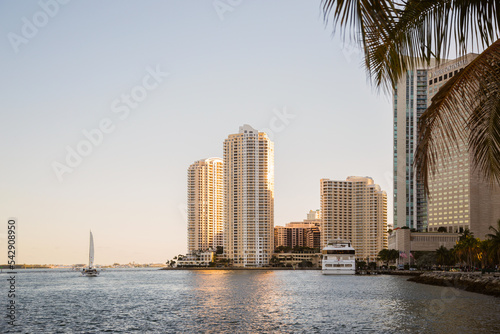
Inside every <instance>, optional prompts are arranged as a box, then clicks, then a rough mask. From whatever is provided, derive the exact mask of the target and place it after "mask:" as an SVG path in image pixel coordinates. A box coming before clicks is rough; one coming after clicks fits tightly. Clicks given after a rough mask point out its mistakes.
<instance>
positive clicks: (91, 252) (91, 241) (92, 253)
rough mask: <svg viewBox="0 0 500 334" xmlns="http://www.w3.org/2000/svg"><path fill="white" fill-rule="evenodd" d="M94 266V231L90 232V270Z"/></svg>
mask: <svg viewBox="0 0 500 334" xmlns="http://www.w3.org/2000/svg"><path fill="white" fill-rule="evenodd" d="M93 265H94V237H93V236H92V231H90V247H89V268H92V267H93Z"/></svg>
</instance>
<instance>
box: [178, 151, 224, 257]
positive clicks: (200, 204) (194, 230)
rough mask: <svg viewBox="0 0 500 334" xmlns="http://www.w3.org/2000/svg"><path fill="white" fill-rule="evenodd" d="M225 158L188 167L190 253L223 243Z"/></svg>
mask: <svg viewBox="0 0 500 334" xmlns="http://www.w3.org/2000/svg"><path fill="white" fill-rule="evenodd" d="M223 204H224V194H223V161H222V159H220V158H209V159H204V160H198V161H196V162H194V163H193V164H191V166H189V168H188V201H187V217H188V253H193V252H195V251H204V250H208V249H216V247H217V246H223V227H224V226H223V223H224V220H223V218H224V210H223Z"/></svg>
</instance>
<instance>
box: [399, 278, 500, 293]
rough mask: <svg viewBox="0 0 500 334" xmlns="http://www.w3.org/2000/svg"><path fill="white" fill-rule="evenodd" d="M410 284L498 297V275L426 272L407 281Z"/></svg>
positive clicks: (499, 280)
mask: <svg viewBox="0 0 500 334" xmlns="http://www.w3.org/2000/svg"><path fill="white" fill-rule="evenodd" d="M408 281H411V282H417V283H423V284H430V285H438V286H447V287H453V288H458V289H462V290H465V291H470V292H477V293H482V294H485V295H491V296H496V297H500V273H495V274H481V273H461V272H457V273H455V272H428V273H424V274H422V275H420V276H415V277H411V278H409V279H408Z"/></svg>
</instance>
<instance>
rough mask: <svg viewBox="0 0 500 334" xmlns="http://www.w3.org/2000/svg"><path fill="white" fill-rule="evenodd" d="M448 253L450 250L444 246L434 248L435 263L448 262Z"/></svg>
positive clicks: (444, 263)
mask: <svg viewBox="0 0 500 334" xmlns="http://www.w3.org/2000/svg"><path fill="white" fill-rule="evenodd" d="M449 254H450V251H449V250H448V249H447V248H446V247H444V246H441V247H439V248H438V249H436V262H437V264H440V265H446V264H448V262H449Z"/></svg>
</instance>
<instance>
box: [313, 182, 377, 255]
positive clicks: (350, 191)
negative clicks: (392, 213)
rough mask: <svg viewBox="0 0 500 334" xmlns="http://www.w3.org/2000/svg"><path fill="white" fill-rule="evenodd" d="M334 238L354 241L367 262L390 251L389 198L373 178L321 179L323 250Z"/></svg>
mask: <svg viewBox="0 0 500 334" xmlns="http://www.w3.org/2000/svg"><path fill="white" fill-rule="evenodd" d="M332 239H347V240H350V241H351V243H352V245H353V247H354V249H355V250H356V258H357V259H360V260H364V261H366V260H368V261H376V258H377V256H378V253H379V252H380V251H381V250H382V249H384V248H387V195H386V193H385V191H382V190H381V189H380V186H379V185H377V184H374V182H373V179H372V178H370V177H359V176H349V177H348V178H347V179H346V181H333V180H329V179H321V247H322V248H323V247H325V245H326V244H327V242H328V240H332Z"/></svg>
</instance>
